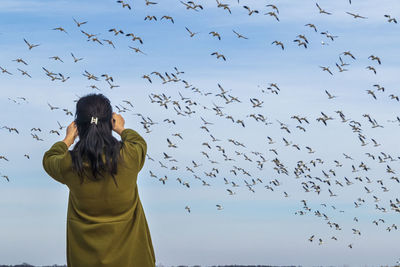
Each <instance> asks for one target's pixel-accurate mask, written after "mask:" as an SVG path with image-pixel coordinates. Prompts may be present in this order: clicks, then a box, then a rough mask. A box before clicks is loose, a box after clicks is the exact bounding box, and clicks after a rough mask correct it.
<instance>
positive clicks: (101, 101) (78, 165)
mask: <svg viewBox="0 0 400 267" xmlns="http://www.w3.org/2000/svg"><path fill="white" fill-rule="evenodd" d="M112 113H113V111H112V106H111V104H110V100H108V98H107V97H105V96H104V95H103V94H88V95H86V96H83V97H81V98H80V99H79V100H78V102H77V103H76V113H75V124H76V127H77V130H78V135H79V141H78V142H77V143H76V145H75V146H74V148H73V149H72V151H71V152H70V153H71V158H72V163H73V169H74V170H75V171H77V173H78V175H79V177H80V180H81V184H82V183H83V179H84V177H83V173H84V167H83V161H89V163H90V167H91V173H92V175H93V178H92V177H90V176H89V175H87V174H86V173H85V174H86V175H87V177H88V178H90V179H92V180H95V181H98V180H100V179H101V178H104V176H103V174H102V171H107V172H109V173H110V174H111V176H112V178H113V180H114V183H115V185H116V186H117V187H118V184H117V181H116V180H115V177H114V174H116V173H117V162H118V160H119V155H120V153H119V151H120V148H121V146H122V143H121V142H120V141H118V140H117V139H116V138H115V137H114V136H113V135H112V122H111V119H112ZM92 117H94V118H97V124H96V123H95V122H92V123H91V121H92ZM103 153H104V154H105V160H106V162H103V158H102V155H103ZM99 175H100V176H101V177H99Z"/></svg>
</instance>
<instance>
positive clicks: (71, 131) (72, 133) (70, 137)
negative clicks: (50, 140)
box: [63, 121, 78, 147]
mask: <svg viewBox="0 0 400 267" xmlns="http://www.w3.org/2000/svg"><path fill="white" fill-rule="evenodd" d="M77 136H78V129H77V127H76V124H75V121H73V122H71V123H70V124H69V125H68V127H67V133H66V135H65V138H64V140H63V141H64V143H65V144H67V146H68V147H69V146H71V145H72V144H73V143H74V141H75V138H76V137H77Z"/></svg>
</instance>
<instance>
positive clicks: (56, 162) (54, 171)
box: [42, 141, 68, 184]
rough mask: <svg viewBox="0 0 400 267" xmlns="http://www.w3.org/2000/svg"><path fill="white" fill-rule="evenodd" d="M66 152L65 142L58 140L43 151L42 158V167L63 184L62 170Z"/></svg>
mask: <svg viewBox="0 0 400 267" xmlns="http://www.w3.org/2000/svg"><path fill="white" fill-rule="evenodd" d="M66 153H68V146H67V144H66V143H65V142H63V141H58V142H56V143H55V144H53V145H52V146H51V148H50V149H49V150H47V151H46V152H45V153H44V155H43V160H42V164H43V168H44V170H45V171H46V172H47V174H48V175H50V176H51V177H53V178H54V179H55V180H56V181H58V182H60V183H62V184H65V181H64V179H63V176H62V172H63V162H64V159H65V156H66Z"/></svg>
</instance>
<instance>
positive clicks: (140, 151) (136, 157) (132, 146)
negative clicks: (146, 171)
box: [121, 128, 147, 172]
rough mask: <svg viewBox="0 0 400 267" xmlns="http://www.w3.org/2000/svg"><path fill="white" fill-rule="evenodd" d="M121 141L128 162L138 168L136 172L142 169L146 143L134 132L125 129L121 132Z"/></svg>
mask: <svg viewBox="0 0 400 267" xmlns="http://www.w3.org/2000/svg"><path fill="white" fill-rule="evenodd" d="M121 139H122V141H123V143H124V146H126V148H125V150H126V153H127V154H128V156H129V158H130V160H132V161H134V162H135V163H136V164H137V166H138V172H139V171H140V170H141V169H142V167H143V165H144V162H145V159H146V153H147V143H146V141H145V140H144V139H143V137H142V136H141V135H140V134H139V133H138V132H136V131H135V130H132V129H129V128H125V129H124V130H123V131H122V132H121Z"/></svg>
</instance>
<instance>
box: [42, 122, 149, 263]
mask: <svg viewBox="0 0 400 267" xmlns="http://www.w3.org/2000/svg"><path fill="white" fill-rule="evenodd" d="M121 139H122V142H123V147H122V148H121V151H120V153H121V156H122V158H123V159H124V160H123V161H122V160H121V161H120V162H118V169H117V174H116V175H115V179H116V181H117V183H118V188H117V187H116V185H115V183H114V180H113V179H112V177H111V175H110V174H104V179H101V180H100V181H92V180H89V179H87V178H86V177H85V179H84V182H83V184H82V185H81V184H80V179H79V177H78V175H77V173H76V172H74V171H73V169H72V159H71V155H70V153H69V151H68V147H67V145H66V144H65V143H64V142H63V141H59V142H56V143H55V144H53V145H52V147H51V148H50V149H49V150H48V151H46V152H45V154H44V156H43V167H44V169H45V171H46V172H47V173H48V174H49V175H50V176H51V177H52V178H54V179H55V180H56V181H58V182H60V183H63V184H65V185H66V186H68V188H69V198H68V212H67V231H66V232H67V238H66V239H67V251H66V252H67V265H68V267H153V266H155V255H154V250H153V244H152V241H151V236H150V231H149V228H148V225H147V221H146V217H145V214H144V211H143V207H142V204H141V202H140V198H139V194H138V188H137V183H136V181H137V175H138V173H139V171H140V170H141V169H142V167H143V164H144V162H145V155H146V152H147V144H146V141H145V140H144V139H143V138H142V137H141V136H140V135H139V134H138V133H137V132H136V131H134V130H132V129H125V130H123V131H122V133H121ZM103 159H104V155H103ZM83 164H84V166H85V169H86V168H87V170H88V173H90V168H89V167H90V166H89V164H88V163H87V162H84V163H83Z"/></svg>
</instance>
